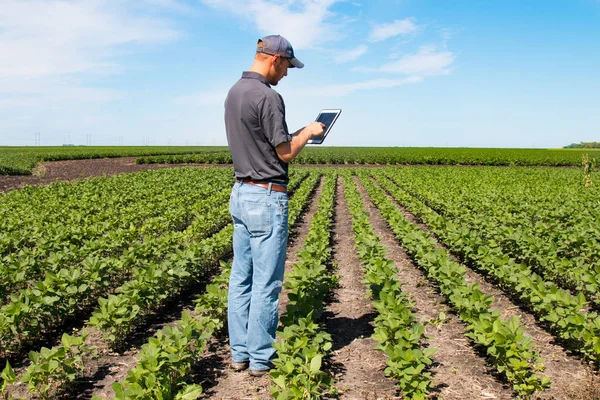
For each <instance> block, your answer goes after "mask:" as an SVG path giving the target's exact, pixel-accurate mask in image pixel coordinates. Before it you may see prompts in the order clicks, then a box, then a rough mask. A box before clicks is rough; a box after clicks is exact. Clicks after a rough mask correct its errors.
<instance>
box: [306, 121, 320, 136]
mask: <svg viewBox="0 0 600 400" xmlns="http://www.w3.org/2000/svg"><path fill="white" fill-rule="evenodd" d="M304 130H305V131H306V132H307V133H308V135H309V137H310V138H311V139H312V138H314V137H315V136H323V132H325V124H324V123H322V122H317V121H315V122H313V123H311V124H310V125H307V126H306V127H305V128H304Z"/></svg>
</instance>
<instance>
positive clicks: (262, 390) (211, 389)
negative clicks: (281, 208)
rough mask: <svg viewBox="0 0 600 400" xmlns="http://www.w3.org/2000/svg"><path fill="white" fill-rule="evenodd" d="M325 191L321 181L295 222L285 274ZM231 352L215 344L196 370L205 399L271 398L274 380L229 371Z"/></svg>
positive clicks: (282, 302)
mask: <svg viewBox="0 0 600 400" xmlns="http://www.w3.org/2000/svg"><path fill="white" fill-rule="evenodd" d="M321 192H322V180H321V183H319V185H318V186H317V189H316V190H315V192H314V194H313V196H312V198H311V200H309V202H308V209H307V210H306V211H305V212H304V213H303V215H302V216H301V217H300V218H299V221H297V222H296V225H295V228H294V229H293V234H292V236H291V240H290V244H289V247H288V249H287V259H286V262H285V269H286V273H287V272H288V271H289V270H291V267H292V266H293V264H294V263H295V262H297V261H298V257H297V253H298V251H299V250H300V249H301V248H302V246H303V245H304V238H305V237H306V235H307V234H308V231H309V228H310V221H312V218H313V216H314V214H315V213H316V211H317V203H318V199H319V197H320V195H321ZM287 302H288V301H287V291H286V290H284V291H283V292H282V293H281V294H280V296H279V314H280V315H281V314H282V313H283V312H284V311H285V307H286V305H287ZM230 362H231V352H230V348H229V345H228V344H227V339H226V338H221V339H219V340H218V341H213V343H212V344H211V348H210V351H209V352H207V353H206V354H205V355H204V357H203V360H202V361H201V363H200V365H199V366H198V368H197V371H196V376H198V377H201V379H202V380H201V381H198V383H200V384H201V385H202V387H203V388H204V395H203V397H202V398H211V399H231V400H233V399H235V400H238V399H240V400H241V399H270V398H271V392H270V390H269V388H270V386H271V378H270V377H269V376H268V375H265V376H263V377H261V378H253V377H251V376H249V375H248V373H247V372H246V371H244V372H235V371H233V370H232V369H231V368H229V363H230Z"/></svg>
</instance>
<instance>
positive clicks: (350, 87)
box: [296, 76, 423, 97]
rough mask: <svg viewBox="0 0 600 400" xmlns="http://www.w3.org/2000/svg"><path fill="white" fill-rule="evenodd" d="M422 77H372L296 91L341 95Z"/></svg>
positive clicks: (412, 81) (325, 95)
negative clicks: (370, 78) (359, 80)
mask: <svg viewBox="0 0 600 400" xmlns="http://www.w3.org/2000/svg"><path fill="white" fill-rule="evenodd" d="M422 81H423V78H422V77H419V76H411V77H408V78H404V79H372V80H369V81H363V82H354V83H342V84H335V85H324V86H319V87H316V88H305V89H301V90H297V91H296V92H297V93H298V94H300V95H303V96H306V97H313V96H317V97H343V96H347V95H348V94H350V93H352V92H356V91H359V90H373V89H389V88H393V87H398V86H403V85H408V84H411V83H419V82H422Z"/></svg>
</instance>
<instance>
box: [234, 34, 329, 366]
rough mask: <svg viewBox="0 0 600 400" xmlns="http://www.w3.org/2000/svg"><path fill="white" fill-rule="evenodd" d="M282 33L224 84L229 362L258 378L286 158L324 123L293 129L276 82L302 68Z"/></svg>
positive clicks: (270, 337) (275, 278)
mask: <svg viewBox="0 0 600 400" xmlns="http://www.w3.org/2000/svg"><path fill="white" fill-rule="evenodd" d="M302 67H304V64H302V63H301V62H300V61H299V60H298V59H297V58H295V57H294V50H293V48H292V45H291V44H290V42H288V41H287V40H286V39H285V38H283V37H282V36H279V35H272V36H266V37H264V38H262V39H260V40H259V41H258V44H257V48H256V55H255V58H254V62H253V64H252V66H251V67H250V70H249V71H246V72H244V73H243V74H242V78H241V79H240V80H239V81H238V82H237V83H236V84H235V85H233V87H232V88H231V89H230V90H229V93H228V95H227V99H226V100H225V128H226V131H227V142H228V144H229V150H230V151H231V156H232V159H233V167H234V174H235V179H236V183H235V184H234V186H233V189H232V191H231V198H230V212H231V216H232V218H233V222H234V232H233V266H232V269H231V277H230V279H229V308H228V322H229V343H230V346H231V353H232V368H233V369H235V370H237V371H241V370H245V369H247V368H249V369H250V371H249V372H250V375H252V376H262V375H264V374H265V373H266V372H267V371H268V370H269V369H270V368H271V360H272V359H273V358H274V357H275V349H274V348H273V346H272V344H273V341H274V340H275V332H276V330H277V323H278V319H279V315H278V304H279V293H280V292H281V286H282V281H283V272H284V266H285V258H286V248H287V239H288V198H287V192H286V186H287V183H288V163H289V162H290V161H292V160H293V159H294V158H295V157H296V156H297V155H298V153H300V151H301V150H302V149H303V148H304V146H305V145H306V142H307V141H308V140H309V139H311V138H313V137H314V136H320V135H322V134H323V128H324V125H323V124H321V123H320V122H313V123H311V124H310V125H308V126H306V127H304V128H303V129H300V130H298V131H297V132H295V133H294V134H292V135H290V134H289V132H288V127H287V124H286V122H285V105H284V103H283V98H282V97H281V95H279V93H277V92H276V91H275V90H273V89H272V88H271V86H276V85H277V84H278V83H279V81H280V80H281V79H283V77H284V76H287V71H288V68H302Z"/></svg>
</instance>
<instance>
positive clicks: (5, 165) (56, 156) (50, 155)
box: [0, 146, 227, 175]
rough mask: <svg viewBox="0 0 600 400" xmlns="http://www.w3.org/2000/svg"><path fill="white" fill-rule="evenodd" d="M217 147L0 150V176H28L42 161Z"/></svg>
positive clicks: (69, 147)
mask: <svg viewBox="0 0 600 400" xmlns="http://www.w3.org/2000/svg"><path fill="white" fill-rule="evenodd" d="M226 149H227V148H226V147H222V146H221V147H219V146H93V147H84V146H60V147H59V146H51V147H48V146H44V147H0V175H30V174H31V172H32V170H33V168H34V167H35V166H36V164H38V163H40V162H43V161H58V160H82V159H89V158H114V157H132V156H144V155H159V154H182V153H185V154H189V153H204V152H215V151H223V150H226Z"/></svg>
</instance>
